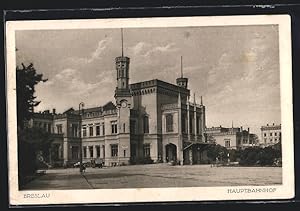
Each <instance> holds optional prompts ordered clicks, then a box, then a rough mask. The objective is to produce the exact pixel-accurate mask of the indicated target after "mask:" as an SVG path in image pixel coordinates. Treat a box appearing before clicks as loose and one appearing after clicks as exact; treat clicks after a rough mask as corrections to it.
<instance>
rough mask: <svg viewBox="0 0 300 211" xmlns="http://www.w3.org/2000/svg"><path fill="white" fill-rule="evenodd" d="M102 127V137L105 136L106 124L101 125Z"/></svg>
mask: <svg viewBox="0 0 300 211" xmlns="http://www.w3.org/2000/svg"><path fill="white" fill-rule="evenodd" d="M101 126H102V135H104V136H105V127H104V122H102V123H101Z"/></svg>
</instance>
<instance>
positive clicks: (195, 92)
mask: <svg viewBox="0 0 300 211" xmlns="http://www.w3.org/2000/svg"><path fill="white" fill-rule="evenodd" d="M194 104H195V105H196V92H194Z"/></svg>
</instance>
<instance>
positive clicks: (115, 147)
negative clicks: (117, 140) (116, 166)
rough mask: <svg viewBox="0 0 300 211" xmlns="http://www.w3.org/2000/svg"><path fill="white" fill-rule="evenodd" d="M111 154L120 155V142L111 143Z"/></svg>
mask: <svg viewBox="0 0 300 211" xmlns="http://www.w3.org/2000/svg"><path fill="white" fill-rule="evenodd" d="M111 156H112V157H118V144H112V145H111Z"/></svg>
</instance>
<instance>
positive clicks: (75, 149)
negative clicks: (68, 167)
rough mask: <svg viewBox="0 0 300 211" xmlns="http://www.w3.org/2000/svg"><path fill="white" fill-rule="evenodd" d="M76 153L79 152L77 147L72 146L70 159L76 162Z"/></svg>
mask: <svg viewBox="0 0 300 211" xmlns="http://www.w3.org/2000/svg"><path fill="white" fill-rule="evenodd" d="M78 151H79V147H78V146H72V152H71V154H72V159H73V160H76V159H78Z"/></svg>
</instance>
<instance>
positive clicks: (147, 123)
mask: <svg viewBox="0 0 300 211" xmlns="http://www.w3.org/2000/svg"><path fill="white" fill-rule="evenodd" d="M144 133H149V117H148V116H144Z"/></svg>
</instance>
